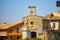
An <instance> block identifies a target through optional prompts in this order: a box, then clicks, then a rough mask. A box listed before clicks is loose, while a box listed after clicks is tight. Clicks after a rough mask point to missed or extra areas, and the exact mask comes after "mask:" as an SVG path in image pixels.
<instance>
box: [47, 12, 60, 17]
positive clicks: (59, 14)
mask: <svg viewBox="0 0 60 40" xmlns="http://www.w3.org/2000/svg"><path fill="white" fill-rule="evenodd" d="M46 16H58V17H60V12H59V11H57V12H52V13H49V14H47V15H46Z"/></svg>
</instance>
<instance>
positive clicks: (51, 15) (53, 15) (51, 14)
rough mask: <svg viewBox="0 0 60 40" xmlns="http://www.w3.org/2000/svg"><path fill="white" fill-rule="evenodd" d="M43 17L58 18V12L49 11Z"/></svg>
mask: <svg viewBox="0 0 60 40" xmlns="http://www.w3.org/2000/svg"><path fill="white" fill-rule="evenodd" d="M44 18H46V19H49V20H50V19H51V20H52V19H55V20H56V19H60V12H52V13H49V14H48V15H46V16H45V17H44Z"/></svg>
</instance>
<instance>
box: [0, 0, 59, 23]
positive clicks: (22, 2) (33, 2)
mask: <svg viewBox="0 0 60 40" xmlns="http://www.w3.org/2000/svg"><path fill="white" fill-rule="evenodd" d="M56 1H57V0H0V23H4V22H6V23H10V22H20V21H22V17H24V16H27V15H28V6H36V13H37V15H38V16H45V15H46V14H48V13H50V12H53V11H56V10H59V8H58V7H56Z"/></svg>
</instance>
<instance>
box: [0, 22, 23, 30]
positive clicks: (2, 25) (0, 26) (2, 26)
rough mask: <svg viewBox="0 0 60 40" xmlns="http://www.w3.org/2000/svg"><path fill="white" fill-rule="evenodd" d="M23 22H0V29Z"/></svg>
mask: <svg viewBox="0 0 60 40" xmlns="http://www.w3.org/2000/svg"><path fill="white" fill-rule="evenodd" d="M22 23H23V22H14V23H9V24H0V29H8V28H10V27H13V26H15V25H17V24H22Z"/></svg>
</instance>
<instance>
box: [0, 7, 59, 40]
mask: <svg viewBox="0 0 60 40" xmlns="http://www.w3.org/2000/svg"><path fill="white" fill-rule="evenodd" d="M59 30H60V12H59V11H58V12H52V13H49V14H47V15H46V16H44V17H43V16H38V15H36V7H35V6H29V7H28V16H26V17H22V22H16V23H10V24H0V37H1V38H0V39H1V40H3V39H4V40H5V39H8V40H18V39H19V38H22V39H26V38H41V39H43V40H60V31H59ZM2 38H3V39H2Z"/></svg>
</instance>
